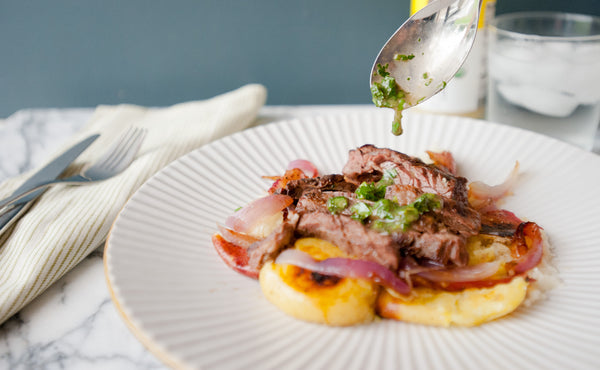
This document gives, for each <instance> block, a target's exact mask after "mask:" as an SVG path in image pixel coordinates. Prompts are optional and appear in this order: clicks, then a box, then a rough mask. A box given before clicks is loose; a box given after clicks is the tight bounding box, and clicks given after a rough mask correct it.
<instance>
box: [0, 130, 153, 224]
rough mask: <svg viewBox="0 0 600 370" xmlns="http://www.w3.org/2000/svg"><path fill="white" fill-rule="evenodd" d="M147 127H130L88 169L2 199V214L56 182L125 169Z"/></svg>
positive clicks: (103, 175) (93, 178) (100, 177)
mask: <svg viewBox="0 0 600 370" xmlns="http://www.w3.org/2000/svg"><path fill="white" fill-rule="evenodd" d="M146 132H147V130H146V129H142V128H136V127H133V128H129V129H128V130H127V131H125V133H124V134H123V135H122V136H121V137H120V138H119V139H118V140H117V141H116V142H115V143H114V144H113V145H111V147H110V148H109V149H108V150H107V151H106V153H104V155H102V157H100V158H99V159H98V161H97V162H96V163H95V164H94V165H93V166H92V167H90V168H88V169H87V170H85V171H83V172H81V173H79V174H76V175H73V176H69V177H65V178H62V179H55V180H51V181H47V182H44V183H42V184H39V185H37V186H35V187H33V188H31V189H29V190H26V191H24V192H22V193H20V194H15V195H13V196H10V197H8V198H5V199H3V200H2V201H0V209H2V211H0V215H2V214H4V213H6V212H8V211H9V210H10V209H11V208H12V206H13V205H15V204H17V203H18V202H19V200H21V199H22V198H24V197H26V196H27V195H29V194H31V193H33V192H35V191H36V190H39V189H42V188H46V187H49V186H51V185H54V184H71V185H83V184H87V183H91V182H96V181H102V180H106V179H108V178H111V177H113V176H115V175H117V174H119V173H121V172H122V171H123V170H125V169H126V168H127V167H129V165H130V164H131V162H132V161H133V158H134V157H135V155H136V154H137V152H138V151H139V149H140V147H141V145H142V142H143V141H144V138H145V137H146ZM3 208H4V209H3Z"/></svg>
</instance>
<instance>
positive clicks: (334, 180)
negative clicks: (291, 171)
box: [279, 174, 356, 199]
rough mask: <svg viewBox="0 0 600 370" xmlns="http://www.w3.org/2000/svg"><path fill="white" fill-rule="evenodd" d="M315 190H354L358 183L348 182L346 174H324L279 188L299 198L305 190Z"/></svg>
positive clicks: (283, 192) (282, 191)
mask: <svg viewBox="0 0 600 370" xmlns="http://www.w3.org/2000/svg"><path fill="white" fill-rule="evenodd" d="M314 190H319V191H343V192H353V191H354V190H356V185H354V184H352V183H349V182H346V180H344V176H342V175H339V174H334V175H324V176H321V177H312V178H305V179H299V180H292V181H289V182H288V183H287V184H286V186H285V188H283V189H280V190H279V193H280V194H285V195H289V196H290V197H292V198H294V199H298V198H300V196H302V194H303V193H304V192H306V191H314Z"/></svg>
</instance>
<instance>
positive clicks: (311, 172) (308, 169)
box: [287, 159, 319, 177]
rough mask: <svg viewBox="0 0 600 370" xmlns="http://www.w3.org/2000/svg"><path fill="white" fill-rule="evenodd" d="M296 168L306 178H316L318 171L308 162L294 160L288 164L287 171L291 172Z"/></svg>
mask: <svg viewBox="0 0 600 370" xmlns="http://www.w3.org/2000/svg"><path fill="white" fill-rule="evenodd" d="M294 168H297V169H299V170H301V171H302V172H304V174H305V175H306V176H308V177H317V176H318V175H319V171H318V170H317V167H316V166H315V165H314V164H313V163H312V162H310V161H307V160H306V159H295V160H293V161H291V162H290V163H289V164H288V167H287V169H288V170H292V169H294Z"/></svg>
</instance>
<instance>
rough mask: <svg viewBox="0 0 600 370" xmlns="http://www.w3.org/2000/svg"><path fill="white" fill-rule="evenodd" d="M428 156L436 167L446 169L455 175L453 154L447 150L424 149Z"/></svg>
mask: <svg viewBox="0 0 600 370" xmlns="http://www.w3.org/2000/svg"><path fill="white" fill-rule="evenodd" d="M426 153H427V155H429V158H430V159H431V160H432V161H433V164H435V165H436V166H438V167H441V168H443V169H446V170H447V171H448V172H450V173H451V174H452V175H456V161H455V160H454V156H453V155H452V153H450V152H448V151H443V152H432V151H430V150H427V151H426Z"/></svg>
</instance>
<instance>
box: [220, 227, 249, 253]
mask: <svg viewBox="0 0 600 370" xmlns="http://www.w3.org/2000/svg"><path fill="white" fill-rule="evenodd" d="M217 227H218V229H219V234H221V236H222V237H223V239H225V240H226V241H228V242H230V243H232V244H235V245H237V246H239V247H241V248H244V249H247V248H248V247H250V245H252V243H255V242H257V241H258V240H259V239H258V238H255V237H253V236H252V235H248V234H244V233H238V232H237V231H234V230H231V229H228V228H226V227H224V226H223V225H217Z"/></svg>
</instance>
